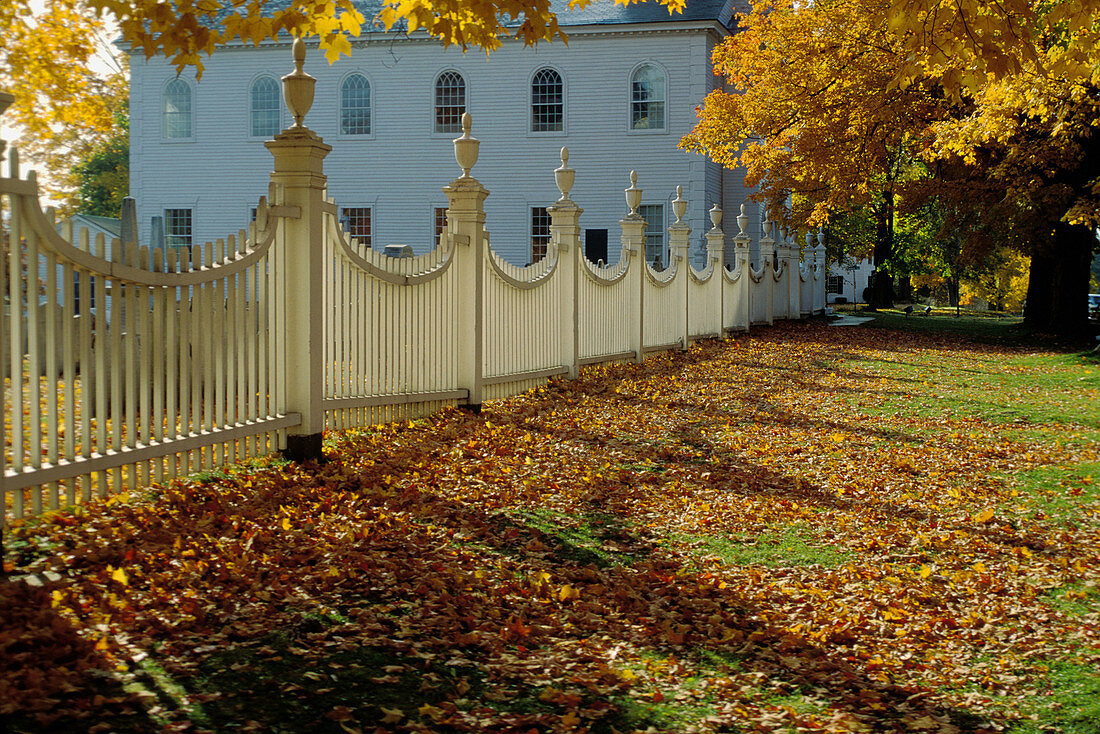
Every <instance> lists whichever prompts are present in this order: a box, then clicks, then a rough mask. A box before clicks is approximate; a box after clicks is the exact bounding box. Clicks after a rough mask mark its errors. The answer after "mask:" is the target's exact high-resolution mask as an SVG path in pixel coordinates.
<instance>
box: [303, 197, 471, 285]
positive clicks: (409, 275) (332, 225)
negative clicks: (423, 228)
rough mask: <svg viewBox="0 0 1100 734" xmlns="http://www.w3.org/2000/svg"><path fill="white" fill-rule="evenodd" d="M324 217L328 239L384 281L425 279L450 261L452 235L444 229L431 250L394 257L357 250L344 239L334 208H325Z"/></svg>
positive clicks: (439, 272) (440, 271) (403, 282)
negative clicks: (420, 253) (411, 255)
mask: <svg viewBox="0 0 1100 734" xmlns="http://www.w3.org/2000/svg"><path fill="white" fill-rule="evenodd" d="M325 221H326V223H327V224H328V227H327V231H328V233H329V239H330V240H331V241H332V242H333V244H335V245H336V246H337V250H338V251H339V252H340V253H342V254H343V256H344V257H345V258H346V259H347V260H348V261H349V262H350V263H351V264H352V265H354V266H355V267H357V268H359V269H360V270H362V271H363V272H365V273H366V274H367V275H370V276H371V277H373V278H377V279H378V280H383V281H385V282H387V283H393V284H394V285H403V286H411V285H419V284H421V283H427V282H429V281H432V280H435V279H436V278H438V277H440V276H442V275H443V274H444V273H445V272H447V270H448V268H450V267H451V263H452V262H454V254H455V247H454V245H455V241H454V240H455V237H454V236H453V235H451V234H450V233H449V232H447V231H446V230H444V231H443V232H442V233H440V235H439V244H438V246H437V247H436V248H435V249H434V250H432V251H431V252H429V253H427V254H425V255H418V256H417V257H412V258H395V257H390V256H389V255H386V254H385V253H382V252H378V251H376V250H372V249H371V248H369V247H368V248H363V252H362V253H360V252H359V251H358V250H357V249H356V248H355V247H353V246H352V244H351V243H350V242H348V239H347V233H346V232H345V231H344V228H343V227H341V226H340V222H339V220H338V219H337V218H336V214H335V212H325ZM402 271H405V272H402ZM409 271H412V272H409Z"/></svg>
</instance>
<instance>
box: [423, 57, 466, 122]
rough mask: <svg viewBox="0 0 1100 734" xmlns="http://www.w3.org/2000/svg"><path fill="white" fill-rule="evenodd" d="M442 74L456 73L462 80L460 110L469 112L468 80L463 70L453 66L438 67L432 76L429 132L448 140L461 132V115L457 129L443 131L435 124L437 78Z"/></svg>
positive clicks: (436, 118)
mask: <svg viewBox="0 0 1100 734" xmlns="http://www.w3.org/2000/svg"><path fill="white" fill-rule="evenodd" d="M444 74H457V75H458V77H459V79H461V80H462V85H463V87H462V89H463V92H462V94H463V103H462V111H463V112H469V111H470V80H469V79H467V78H466V74H464V73H463V72H461V71H459V70H458V69H456V68H454V67H453V66H448V67H447V68H446V69H440V70H439V71H438V72H436V75H435V76H434V77H432V90H431V101H432V106H431V121H430V133H431V135H432V136H433V137H439V138H446V139H448V140H450V139H452V138H455V137H457V136H459V135H461V134H462V115H461V114H459V116H458V119H459V124H458V129H457V130H451V131H443V130H440V129H438V127H437V126H436V123H437V121H438V110H439V104H438V102H439V100H438V97H437V96H436V95H437V94H438V91H439V79H440V77H442V76H443V75H444Z"/></svg>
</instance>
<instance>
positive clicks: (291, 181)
mask: <svg viewBox="0 0 1100 734" xmlns="http://www.w3.org/2000/svg"><path fill="white" fill-rule="evenodd" d="M305 55H306V48H305V44H304V43H303V42H302V39H300V38H297V39H295V40H294V65H295V70H294V72H293V73H291V74H288V75H286V76H284V77H283V97H284V99H285V100H286V104H287V107H288V108H289V109H290V112H291V114H293V115H294V125H293V126H291V127H290V128H289V129H287V130H284V131H283V132H281V133H279V134H278V135H276V136H275V139H274V140H270V141H268V142H266V143H264V145H266V146H267V149H268V150H269V151H271V155H272V156H273V157H274V159H275V170H274V171H273V172H272V174H271V181H272V183H273V184H274V187H273V188H274V189H275V190H277V191H279V192H281V201H279V202H277V204H281V205H282V206H284V207H287V211H288V213H289V212H293V210H294V209H298V210H299V216H298V217H297V218H285V219H284V220H283V222H282V227H283V228H284V229H283V232H282V237H281V239H280V240H279V241H277V242H276V247H280V248H281V252H279V253H278V259H277V261H276V262H277V267H279V268H280V269H281V270H282V271H283V272H282V273H278V274H277V277H278V278H279V282H281V283H282V284H284V286H285V287H284V288H283V290H282V291H281V292H276V293H275V294H274V297H275V298H276V299H279V300H280V301H281V310H282V314H283V319H284V321H283V329H284V332H283V333H282V334H278V335H276V338H278V339H282V340H283V342H284V347H283V349H282V353H283V354H285V355H286V356H285V362H284V365H283V368H284V369H285V377H284V379H285V389H286V399H285V405H281V406H280V405H278V399H276V400H277V402H276V406H277V408H279V409H281V411H282V412H291V413H300V414H301V416H302V422H301V423H300V424H299V425H297V426H294V427H292V428H289V429H288V431H287V441H286V448H285V449H284V450H283V453H284V454H285V455H286V456H287V457H288V458H290V459H293V460H295V461H305V460H310V459H312V460H319V459H320V458H321V433H322V431H323V430H324V427H325V414H324V410H323V408H322V403H321V401H322V398H323V397H324V387H325V374H324V343H323V338H324V308H323V301H322V298H323V288H324V279H323V274H324V224H325V223H324V217H323V209H324V207H325V205H326V204H325V185H326V178H325V175H324V166H323V161H324V159H325V156H327V155H328V153H329V151H331V150H332V146H330V145H326V144H325V143H324V142H323V141H322V140H321V138H320V136H318V135H317V133H315V132H313V131H312V130H310V129H309V128H307V127H305V125H303V124H302V120H303V118H304V117H305V115H306V113H307V112H309V108H310V107H311V106H312V103H313V85H314V84H315V83H316V79H314V78H313V77H311V76H310V75H309V74H306V73H305V72H304V71H302V64H303V63H304V61H305Z"/></svg>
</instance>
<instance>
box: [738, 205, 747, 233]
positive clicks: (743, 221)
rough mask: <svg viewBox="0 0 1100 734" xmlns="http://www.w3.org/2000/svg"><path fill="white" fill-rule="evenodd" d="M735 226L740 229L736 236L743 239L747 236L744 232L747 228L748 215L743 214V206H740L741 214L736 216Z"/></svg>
mask: <svg viewBox="0 0 1100 734" xmlns="http://www.w3.org/2000/svg"><path fill="white" fill-rule="evenodd" d="M737 226H738V227H739V228H740V229H741V231H740V232H738V233H737V234H738V235H740V236H742V237H744V236H746V235H747V234H748V232H746V231H745V230H747V229H748V227H749V215H748V214H746V213H745V205H744V204H742V205H741V213H740V214H738V215H737Z"/></svg>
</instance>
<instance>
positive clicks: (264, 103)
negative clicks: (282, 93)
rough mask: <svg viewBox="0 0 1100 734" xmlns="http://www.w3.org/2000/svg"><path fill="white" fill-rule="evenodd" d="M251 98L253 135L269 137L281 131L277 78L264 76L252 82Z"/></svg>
mask: <svg viewBox="0 0 1100 734" xmlns="http://www.w3.org/2000/svg"><path fill="white" fill-rule="evenodd" d="M249 99H250V102H251V114H250V115H249V120H250V121H249V133H250V134H251V135H252V137H254V138H269V137H271V136H272V135H274V134H275V133H277V132H279V85H278V84H277V83H276V82H275V80H274V79H272V78H271V77H269V76H262V77H260V78H259V79H257V80H256V81H254V82H252V89H251V90H250V92H249Z"/></svg>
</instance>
